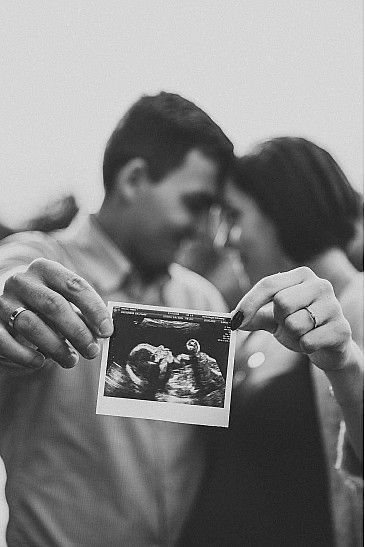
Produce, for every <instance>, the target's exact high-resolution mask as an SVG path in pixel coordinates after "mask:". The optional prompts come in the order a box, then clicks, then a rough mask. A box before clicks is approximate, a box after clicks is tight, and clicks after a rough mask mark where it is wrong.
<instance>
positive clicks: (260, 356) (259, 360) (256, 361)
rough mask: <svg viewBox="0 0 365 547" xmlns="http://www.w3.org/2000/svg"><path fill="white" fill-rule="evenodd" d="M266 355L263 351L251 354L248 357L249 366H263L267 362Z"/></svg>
mask: <svg viewBox="0 0 365 547" xmlns="http://www.w3.org/2000/svg"><path fill="white" fill-rule="evenodd" d="M265 359H266V356H265V354H264V353H262V351H257V352H256V353H253V354H252V355H250V357H249V358H248V359H247V366H248V367H249V368H258V367H261V365H263V364H264V363H265Z"/></svg>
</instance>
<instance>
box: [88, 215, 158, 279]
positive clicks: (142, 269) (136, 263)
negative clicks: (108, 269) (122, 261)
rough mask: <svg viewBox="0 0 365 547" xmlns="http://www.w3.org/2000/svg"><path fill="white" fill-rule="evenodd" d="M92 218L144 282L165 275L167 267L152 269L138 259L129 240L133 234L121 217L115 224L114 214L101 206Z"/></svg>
mask: <svg viewBox="0 0 365 547" xmlns="http://www.w3.org/2000/svg"><path fill="white" fill-rule="evenodd" d="M94 218H95V219H96V221H97V222H98V224H99V225H100V227H101V228H102V230H103V231H104V232H105V233H106V234H107V236H108V237H109V239H111V241H112V242H113V243H114V245H116V247H118V249H119V250H120V251H121V253H123V255H124V256H125V257H126V258H127V259H128V260H129V262H130V263H131V265H132V267H133V268H134V269H135V271H136V272H138V275H139V277H140V279H141V280H142V281H143V282H144V283H147V284H149V283H152V282H153V281H154V280H156V279H158V278H160V277H162V276H164V275H166V274H167V273H168V270H167V269H164V270H158V271H157V270H153V268H152V267H150V266H148V267H147V266H146V265H145V264H144V263H143V262H142V261H140V260H138V259H137V257H136V256H135V253H133V249H132V248H131V245H130V242H131V241H132V237H133V235H131V234H130V230H129V229H128V226H127V225H124V226H123V224H122V219H120V224H119V225H118V226H116V224H115V218H116V215H115V214H111V213H110V211H108V209H107V208H105V207H103V206H102V207H101V209H100V210H99V212H98V213H96V214H95V215H94Z"/></svg>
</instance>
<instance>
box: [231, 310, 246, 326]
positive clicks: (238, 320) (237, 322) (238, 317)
mask: <svg viewBox="0 0 365 547" xmlns="http://www.w3.org/2000/svg"><path fill="white" fill-rule="evenodd" d="M244 317H245V316H244V314H243V312H242V311H240V310H239V311H238V312H236V313H235V314H234V316H233V317H232V319H231V329H232V330H236V329H238V328H239V327H240V326H241V325H242V321H243V319H244Z"/></svg>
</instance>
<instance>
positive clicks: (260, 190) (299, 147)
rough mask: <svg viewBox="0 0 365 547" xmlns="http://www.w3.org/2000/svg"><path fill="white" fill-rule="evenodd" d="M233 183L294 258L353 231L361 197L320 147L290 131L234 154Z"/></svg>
mask: <svg viewBox="0 0 365 547" xmlns="http://www.w3.org/2000/svg"><path fill="white" fill-rule="evenodd" d="M234 181H235V184H236V186H237V187H238V188H240V189H242V190H243V191H244V192H246V193H247V194H249V195H250V196H251V197H253V198H254V200H255V201H256V203H257V204H258V205H259V207H260V208H261V209H262V211H263V213H264V214H265V215H266V216H267V217H268V218H270V219H271V220H272V221H273V222H274V224H275V226H276V228H277V230H278V236H279V238H280V241H281V244H282V246H283V248H284V250H285V251H286V253H287V254H288V256H290V257H291V258H292V259H294V260H295V261H296V262H302V261H303V260H308V259H310V258H312V257H314V256H315V255H317V254H318V253H320V252H322V251H324V250H326V249H329V248H331V247H340V248H342V249H345V247H346V244H347V243H348V241H349V240H350V239H351V238H352V237H353V235H354V222H355V220H356V218H357V217H358V215H359V214H360V211H361V197H360V194H358V193H357V192H356V191H355V190H354V188H353V187H352V186H351V184H350V183H349V181H348V180H347V178H346V176H345V175H344V173H343V171H342V170H341V168H340V167H339V165H338V164H337V163H336V161H335V160H334V159H333V157H332V156H331V155H330V154H329V153H328V152H327V151H326V150H324V149H322V148H320V147H319V146H317V145H316V144H314V143H312V142H310V141H308V140H306V139H303V138H294V137H280V138H275V139H272V140H269V141H266V142H264V143H263V144H261V145H259V146H258V147H257V148H256V149H255V150H254V151H253V152H252V153H251V154H248V155H246V156H243V157H242V158H240V159H238V160H237V164H236V169H235V176H234Z"/></svg>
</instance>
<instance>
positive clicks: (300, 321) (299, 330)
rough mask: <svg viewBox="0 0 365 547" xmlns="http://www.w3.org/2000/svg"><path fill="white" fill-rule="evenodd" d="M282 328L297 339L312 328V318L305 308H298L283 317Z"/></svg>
mask: <svg viewBox="0 0 365 547" xmlns="http://www.w3.org/2000/svg"><path fill="white" fill-rule="evenodd" d="M284 328H285V329H286V330H287V331H288V332H289V334H290V335H291V336H292V337H293V338H295V339H297V340H299V338H301V337H302V336H303V335H304V334H307V332H309V331H311V330H313V319H312V318H311V316H310V314H309V313H308V311H307V310H306V309H304V308H303V309H301V310H298V311H296V312H294V313H292V314H290V315H288V316H287V317H286V318H285V319H284Z"/></svg>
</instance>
